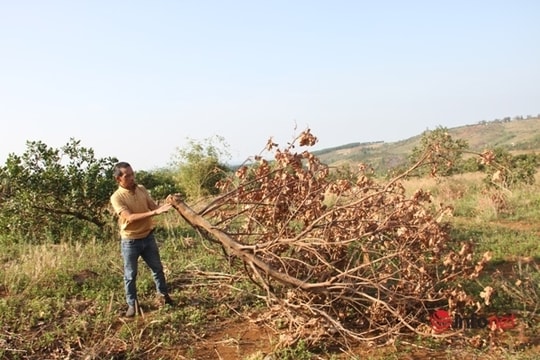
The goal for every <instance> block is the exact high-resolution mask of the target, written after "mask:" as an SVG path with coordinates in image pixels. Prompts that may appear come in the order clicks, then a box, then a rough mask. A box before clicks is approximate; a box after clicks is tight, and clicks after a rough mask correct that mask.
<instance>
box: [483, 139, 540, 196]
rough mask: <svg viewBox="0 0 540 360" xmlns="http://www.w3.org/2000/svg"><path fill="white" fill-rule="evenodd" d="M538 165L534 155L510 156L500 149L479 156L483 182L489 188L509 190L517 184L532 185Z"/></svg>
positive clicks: (507, 152) (506, 151)
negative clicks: (483, 177) (483, 174)
mask: <svg viewBox="0 0 540 360" xmlns="http://www.w3.org/2000/svg"><path fill="white" fill-rule="evenodd" d="M538 164H539V162H538V158H537V156H535V155H534V154H518V155H512V154H511V153H510V152H509V151H508V150H506V149H504V148H502V147H497V148H495V149H493V150H488V151H485V152H484V153H482V154H481V167H482V169H483V171H484V172H485V173H486V177H485V179H484V182H485V183H486V184H487V185H488V186H490V187H499V188H504V189H511V188H513V187H515V186H517V185H519V184H528V185H531V184H534V182H535V178H534V176H535V174H536V171H537V168H538Z"/></svg>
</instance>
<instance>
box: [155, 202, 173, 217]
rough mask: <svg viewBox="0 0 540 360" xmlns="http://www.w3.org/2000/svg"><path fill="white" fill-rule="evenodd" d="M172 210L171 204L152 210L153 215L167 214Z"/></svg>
mask: <svg viewBox="0 0 540 360" xmlns="http://www.w3.org/2000/svg"><path fill="white" fill-rule="evenodd" d="M170 208H172V205H171V204H165V205H161V206H160V207H158V208H157V209H156V210H154V214H155V215H159V214H163V213H164V212H167V211H169V210H170Z"/></svg>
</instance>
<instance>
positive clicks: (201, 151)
mask: <svg viewBox="0 0 540 360" xmlns="http://www.w3.org/2000/svg"><path fill="white" fill-rule="evenodd" d="M229 158H230V155H229V151H228V145H227V144H226V143H225V140H224V138H223V137H221V136H217V135H216V136H213V137H210V138H206V139H204V140H202V141H198V140H194V139H189V138H188V143H187V145H186V146H185V147H182V148H177V153H176V154H175V155H174V156H173V166H174V167H175V168H176V170H177V175H176V183H177V185H178V187H179V188H180V189H181V190H182V192H183V193H184V194H185V195H186V196H187V197H188V198H190V199H197V198H200V197H203V196H208V195H215V194H217V193H218V192H219V190H218V189H217V188H216V184H217V183H218V181H219V180H221V179H223V178H224V177H225V176H227V173H228V172H229V171H230V170H229V168H228V166H227V165H226V164H225V162H224V160H225V159H229Z"/></svg>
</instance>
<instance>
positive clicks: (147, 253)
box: [111, 162, 173, 317]
mask: <svg viewBox="0 0 540 360" xmlns="http://www.w3.org/2000/svg"><path fill="white" fill-rule="evenodd" d="M113 171H114V178H115V180H116V182H117V183H118V189H117V190H116V191H115V192H114V194H112V196H111V204H112V206H113V209H114V212H115V213H116V214H117V215H118V217H119V218H118V224H119V227H120V237H121V240H122V257H123V259H124V287H125V293H126V302H127V304H128V309H127V311H126V317H133V316H135V315H136V314H137V312H138V301H137V287H136V281H137V264H138V259H139V256H140V257H142V258H143V260H144V261H145V262H146V264H147V265H148V267H149V268H150V269H151V271H152V276H153V278H154V282H155V284H156V289H157V291H158V293H159V295H160V296H161V297H162V300H163V302H164V303H165V304H167V305H170V306H172V305H173V301H172V299H171V298H170V296H169V291H168V289H167V283H166V282H165V275H164V273H163V265H162V264H161V259H160V255H159V249H158V247H157V244H156V240H155V238H154V234H153V231H154V223H153V221H152V217H153V216H156V215H159V214H162V213H164V212H166V211H168V210H169V209H170V208H171V205H170V204H165V205H162V206H158V205H157V204H156V203H155V201H154V200H153V199H152V198H151V197H150V194H149V193H148V191H147V190H146V188H145V187H144V186H142V185H138V184H137V183H136V182H135V174H134V172H133V169H132V168H131V165H129V164H128V163H127V162H119V163H118V164H116V165H115V166H114V170H113Z"/></svg>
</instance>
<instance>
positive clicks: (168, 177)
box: [136, 169, 182, 199]
mask: <svg viewBox="0 0 540 360" xmlns="http://www.w3.org/2000/svg"><path fill="white" fill-rule="evenodd" d="M174 175H175V174H174V171H173V170H172V169H158V170H155V171H145V170H141V171H137V173H136V177H137V182H138V183H140V184H142V185H144V186H145V187H146V189H147V190H148V191H150V193H151V194H152V197H153V198H154V199H165V198H166V197H167V196H168V195H170V194H176V193H182V189H180V188H179V187H178V186H177V185H176V181H175V176H174Z"/></svg>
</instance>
